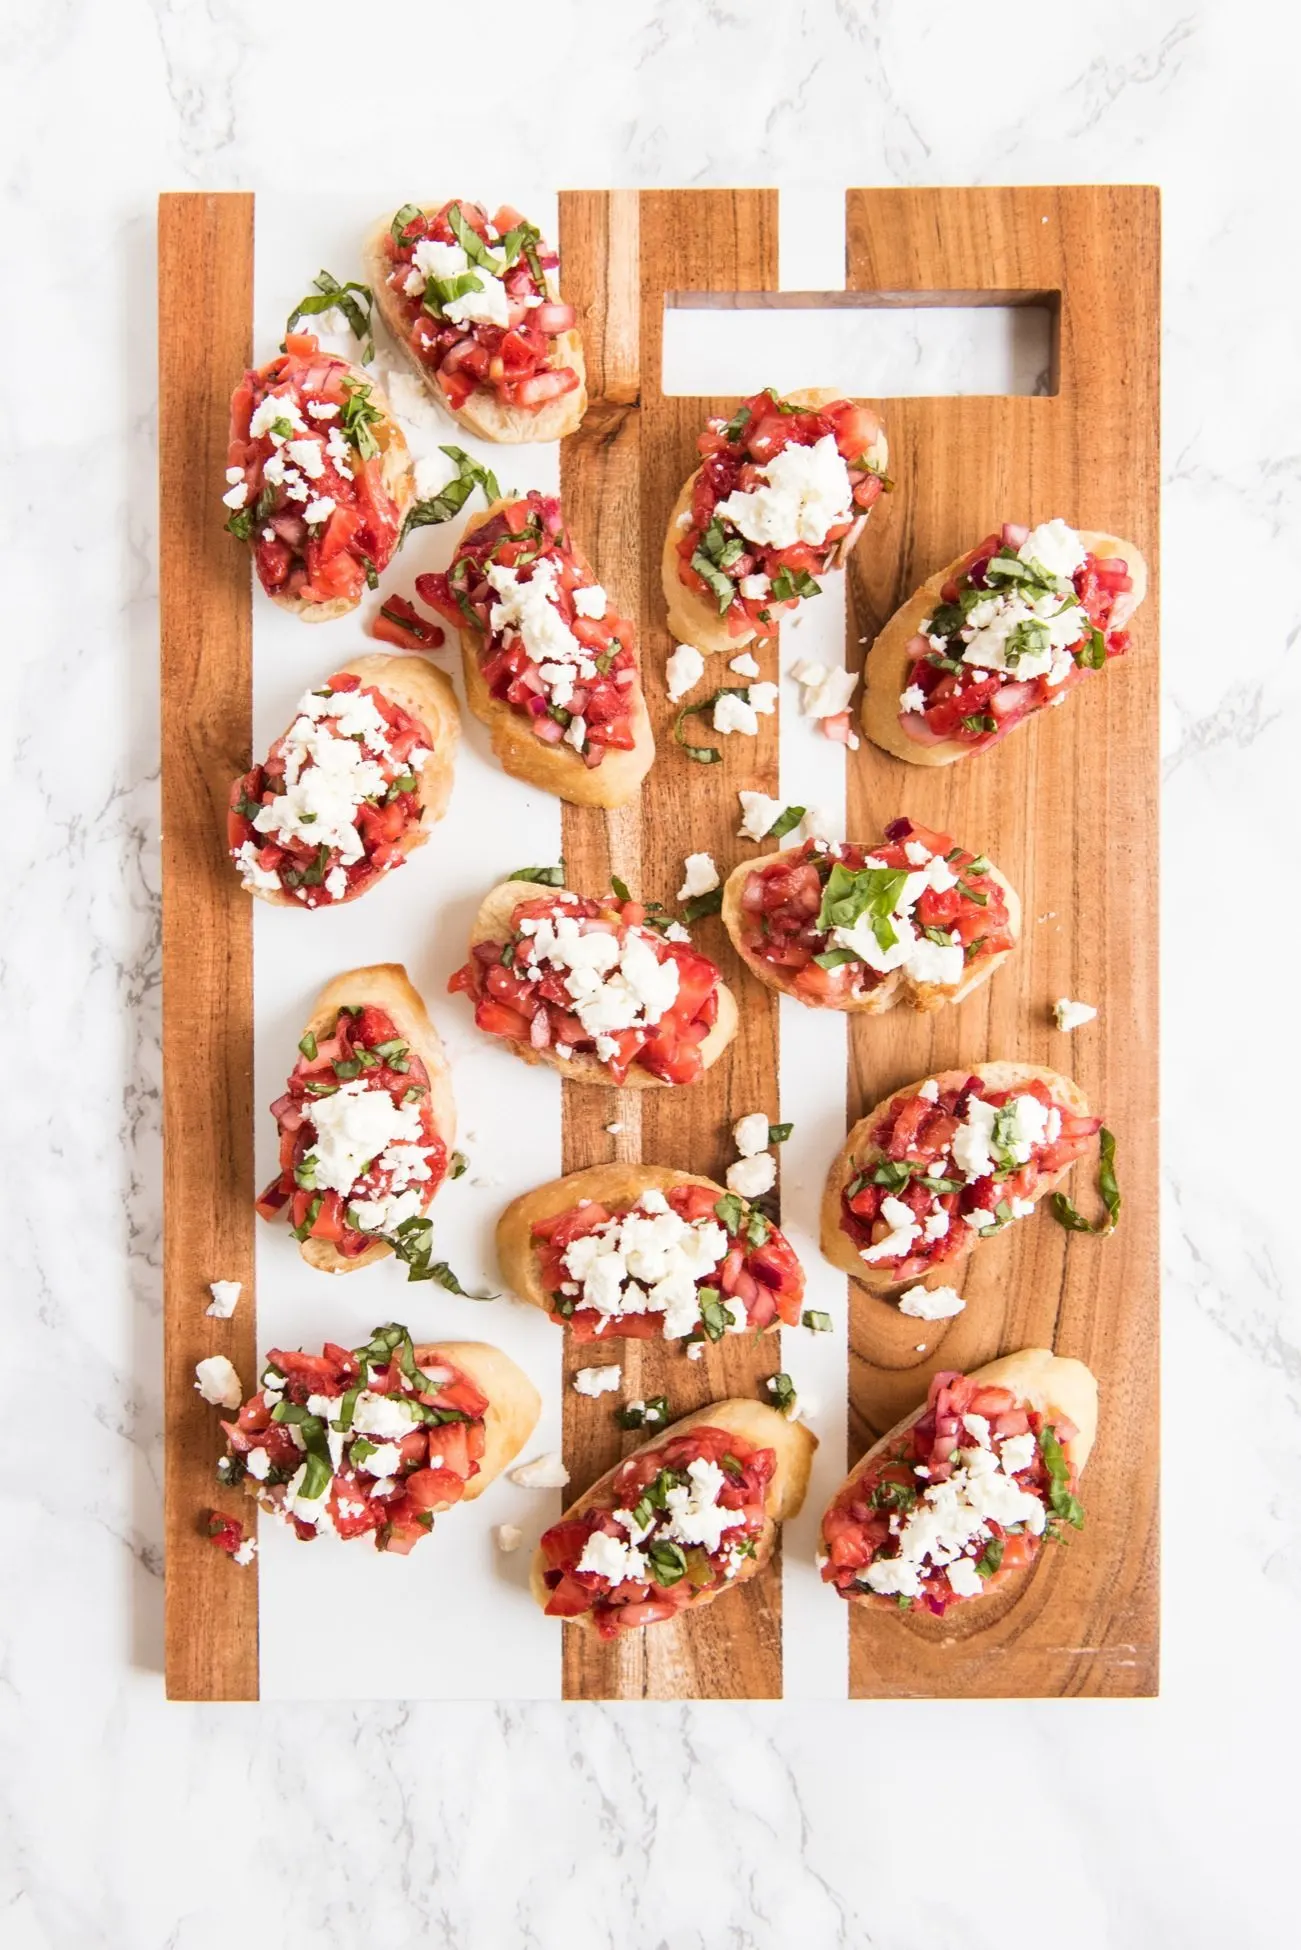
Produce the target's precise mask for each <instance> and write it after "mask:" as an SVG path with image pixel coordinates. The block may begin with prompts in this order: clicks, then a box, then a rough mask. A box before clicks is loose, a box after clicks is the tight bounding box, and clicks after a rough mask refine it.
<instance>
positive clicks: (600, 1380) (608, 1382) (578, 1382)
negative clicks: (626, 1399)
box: [574, 1365, 623, 1395]
mask: <svg viewBox="0 0 1301 1950" xmlns="http://www.w3.org/2000/svg"><path fill="white" fill-rule="evenodd" d="M622 1380H623V1369H622V1368H620V1367H619V1366H617V1365H616V1366H614V1367H612V1368H580V1369H579V1370H578V1373H577V1374H576V1375H575V1376H574V1392H575V1393H576V1394H579V1395H608V1394H610V1393H611V1392H612V1391H614V1390H615V1389H617V1388H618V1386H619V1384H620V1382H621V1381H622Z"/></svg>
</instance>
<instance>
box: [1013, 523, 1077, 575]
mask: <svg viewBox="0 0 1301 1950" xmlns="http://www.w3.org/2000/svg"><path fill="white" fill-rule="evenodd" d="M1017 554H1018V556H1019V557H1020V559H1021V560H1022V561H1023V562H1037V563H1038V565H1039V567H1040V568H1041V569H1046V570H1047V572H1048V574H1049V575H1050V576H1061V577H1068V576H1073V575H1074V574H1075V571H1076V570H1077V569H1082V568H1083V567H1084V564H1085V561H1086V560H1087V558H1088V550H1087V549H1086V548H1085V546H1084V543H1083V542H1082V541H1081V540H1080V537H1079V536H1078V535H1077V534H1076V532H1075V530H1074V529H1073V528H1071V527H1069V526H1068V525H1067V524H1066V522H1064V521H1063V520H1062V519H1061V517H1060V516H1058V517H1057V518H1056V519H1054V520H1053V521H1042V522H1040V524H1039V526H1038V527H1037V528H1032V529H1031V530H1030V533H1029V534H1028V535H1027V536H1026V538H1025V540H1024V541H1023V542H1022V544H1021V546H1020V548H1019V549H1018V550H1017Z"/></svg>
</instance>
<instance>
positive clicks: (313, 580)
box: [222, 332, 415, 623]
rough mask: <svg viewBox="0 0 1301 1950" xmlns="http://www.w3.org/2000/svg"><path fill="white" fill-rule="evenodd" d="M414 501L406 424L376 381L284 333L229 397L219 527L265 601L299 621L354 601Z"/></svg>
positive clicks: (343, 610)
mask: <svg viewBox="0 0 1301 1950" xmlns="http://www.w3.org/2000/svg"><path fill="white" fill-rule="evenodd" d="M414 499H415V475H414V470H413V467H412V463H411V456H410V454H409V453H408V452H407V443H406V441H405V439H404V438H403V436H402V429H401V428H400V427H399V425H398V423H397V421H396V420H395V419H394V418H393V416H392V414H391V413H390V411H389V407H388V402H387V401H386V400H385V398H384V396H383V394H382V393H381V392H380V391H379V389H378V387H377V386H376V385H375V383H374V381H373V380H371V379H370V378H369V377H368V376H367V375H366V373H364V372H362V371H361V370H360V369H359V368H358V367H356V366H350V365H349V364H348V362H347V360H346V359H338V358H335V357H334V356H333V354H331V353H328V352H321V351H320V350H318V348H317V343H316V340H315V338H313V337H312V335H311V334H310V333H309V332H290V333H289V334H288V336H287V337H286V339H285V349H284V351H283V352H282V353H281V354H280V356H279V358H276V359H272V361H271V363H270V364H269V365H265V366H262V367H260V368H259V369H258V370H257V371H254V372H246V373H245V375H244V377H243V379H242V380H241V381H240V383H239V385H238V386H237V387H236V388H235V392H234V396H233V398H232V399H231V402H230V446H229V448H228V450H227V454H226V492H225V494H224V495H223V496H222V500H223V502H224V504H225V506H226V508H227V509H228V510H229V512H228V514H227V517H226V527H227V528H228V529H229V530H230V532H231V534H232V535H235V536H237V537H238V539H239V540H240V541H242V542H247V543H248V545H249V547H250V549H251V550H252V551H253V564H254V567H255V568H256V569H257V574H258V581H259V582H260V583H261V584H262V587H263V588H264V589H265V590H266V592H267V594H268V596H270V597H271V599H272V601H273V602H276V603H279V605H280V607H281V608H282V609H287V610H291V611H292V612H293V614H294V615H296V616H301V617H302V619H303V621H304V622H305V623H326V622H329V621H330V620H331V619H332V618H333V617H336V616H346V615H347V614H348V612H349V610H353V609H356V607H357V605H358V603H360V601H361V598H362V592H363V591H364V590H365V589H366V588H368V587H369V588H371V589H374V588H376V587H377V585H378V582H379V578H380V576H381V574H382V573H383V571H384V570H385V569H386V568H387V567H388V565H389V563H390V561H391V560H392V559H393V555H394V552H395V551H396V549H397V546H398V543H399V541H400V539H401V535H402V523H403V520H404V518H405V516H406V513H407V510H408V508H409V507H410V506H411V504H412V502H413V501H414Z"/></svg>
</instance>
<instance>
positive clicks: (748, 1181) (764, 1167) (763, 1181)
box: [727, 1151, 777, 1198]
mask: <svg viewBox="0 0 1301 1950" xmlns="http://www.w3.org/2000/svg"><path fill="white" fill-rule="evenodd" d="M776 1182H777V1160H776V1159H775V1158H774V1157H773V1155H772V1153H771V1151H761V1152H759V1153H758V1155H757V1156H755V1157H752V1158H738V1159H737V1161H736V1163H735V1164H734V1165H729V1166H728V1168H727V1189H728V1191H729V1192H735V1193H736V1195H737V1197H738V1198H762V1197H763V1195H764V1193H765V1192H770V1191H771V1190H772V1188H773V1186H774V1185H775V1184H776Z"/></svg>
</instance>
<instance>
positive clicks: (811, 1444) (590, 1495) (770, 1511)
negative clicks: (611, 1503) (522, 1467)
mask: <svg viewBox="0 0 1301 1950" xmlns="http://www.w3.org/2000/svg"><path fill="white" fill-rule="evenodd" d="M698 1428H711V1429H725V1430H727V1432H728V1433H729V1434H730V1435H735V1436H739V1437H740V1438H741V1440H742V1441H743V1442H749V1443H751V1444H753V1446H754V1447H755V1448H756V1449H772V1450H775V1451H776V1455H777V1467H776V1468H775V1469H774V1471H773V1474H772V1480H771V1482H770V1483H769V1485H768V1495H767V1499H766V1503H765V1518H766V1521H765V1523H764V1527H763V1530H762V1532H761V1533H760V1536H759V1539H758V1541H757V1543H756V1546H755V1553H754V1556H753V1557H751V1558H747V1559H746V1562H745V1563H744V1564H743V1565H742V1566H741V1569H740V1570H739V1571H738V1572H737V1574H736V1576H735V1577H734V1578H732V1579H731V1580H730V1582H729V1583H727V1584H725V1585H720V1586H718V1588H717V1589H716V1590H713V1591H704V1592H702V1593H701V1594H700V1596H699V1597H697V1598H694V1599H692V1601H691V1602H690V1603H689V1604H687V1605H685V1606H683V1610H684V1611H687V1612H690V1611H695V1610H697V1609H698V1608H699V1607H700V1606H701V1605H708V1604H712V1602H713V1601H714V1599H715V1598H721V1597H722V1596H723V1594H724V1593H725V1592H727V1591H731V1590H732V1589H733V1588H734V1587H735V1586H736V1585H738V1584H744V1583H746V1581H747V1580H748V1579H750V1578H753V1577H757V1576H758V1574H759V1572H760V1571H762V1570H763V1568H764V1566H765V1564H767V1562H768V1560H769V1559H770V1558H771V1556H772V1554H773V1547H774V1545H775V1544H776V1542H777V1531H778V1527H779V1526H780V1525H781V1524H783V1523H784V1522H785V1521H786V1519H787V1518H788V1517H794V1516H798V1515H799V1512H800V1509H801V1506H802V1505H803V1502H804V1497H805V1492H806V1491H807V1490H808V1487H809V1471H810V1470H811V1468H812V1467H813V1452H814V1450H815V1449H816V1448H817V1446H818V1438H817V1437H816V1436H815V1435H814V1434H813V1432H812V1430H811V1429H806V1428H805V1426H804V1424H803V1423H802V1422H788V1421H787V1419H786V1417H785V1416H784V1415H782V1414H780V1413H779V1412H778V1410H777V1409H775V1408H770V1407H769V1406H768V1404H767V1403H766V1402H755V1401H747V1400H744V1399H739V1398H734V1399H733V1400H730V1401H723V1402H711V1403H708V1404H707V1405H706V1406H705V1407H704V1408H698V1409H696V1410H695V1411H694V1412H693V1413H692V1414H690V1415H684V1416H683V1417H682V1420H681V1421H680V1422H674V1423H673V1424H672V1425H671V1427H669V1428H667V1429H661V1430H659V1431H658V1432H657V1433H656V1434H655V1435H653V1436H651V1437H650V1439H649V1441H647V1442H643V1443H640V1444H639V1445H638V1446H637V1448H635V1449H632V1450H630V1451H629V1454H628V1456H625V1457H624V1458H623V1461H622V1462H620V1463H616V1465H615V1467H614V1469H608V1470H607V1471H606V1473H605V1475H604V1476H602V1477H601V1478H600V1479H599V1480H598V1481H597V1482H595V1483H593V1485H592V1487H591V1489H590V1490H588V1491H587V1492H586V1493H585V1494H584V1495H583V1496H580V1497H579V1498H578V1501H577V1502H576V1503H571V1504H570V1506H569V1508H568V1509H567V1510H566V1511H565V1513H564V1515H563V1516H562V1517H561V1519H560V1521H561V1522H562V1523H566V1522H568V1521H569V1519H570V1518H571V1517H581V1516H582V1515H583V1513H584V1512H585V1511H587V1510H590V1509H591V1508H592V1506H593V1505H594V1504H597V1503H600V1502H601V1501H602V1500H603V1498H604V1496H605V1493H606V1490H607V1487H608V1485H609V1483H610V1480H611V1478H612V1477H614V1476H615V1475H616V1474H617V1472H618V1471H619V1470H620V1469H622V1468H623V1465H624V1463H626V1462H627V1461H628V1460H629V1456H640V1455H642V1454H643V1453H644V1452H645V1451H646V1450H648V1449H660V1448H662V1447H663V1445H664V1444H665V1443H666V1442H668V1441H669V1440H670V1439H671V1438H672V1437H673V1436H675V1435H683V1434H685V1433H686V1431H687V1430H688V1429H698ZM545 1569H546V1563H545V1560H544V1558H543V1556H542V1552H541V1550H540V1549H538V1550H537V1551H535V1552H534V1554H533V1562H532V1565H531V1566H530V1569H529V1589H530V1590H531V1591H532V1593H533V1596H534V1598H535V1599H536V1600H537V1602H538V1604H539V1605H540V1606H541V1607H542V1609H543V1610H544V1611H545V1610H546V1605H547V1599H548V1598H549V1597H550V1595H551V1594H550V1592H549V1591H548V1589H547V1587H546V1585H545V1584H544V1583H543V1581H542V1574H543V1572H544V1571H545ZM563 1622H564V1623H565V1624H566V1625H577V1626H581V1627H582V1628H583V1629H584V1630H586V1631H589V1632H590V1631H595V1629H596V1627H595V1624H594V1622H593V1619H592V1615H591V1613H590V1612H580V1613H579V1615H578V1616H577V1617H576V1618H567V1619H565V1620H564V1621H563Z"/></svg>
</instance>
